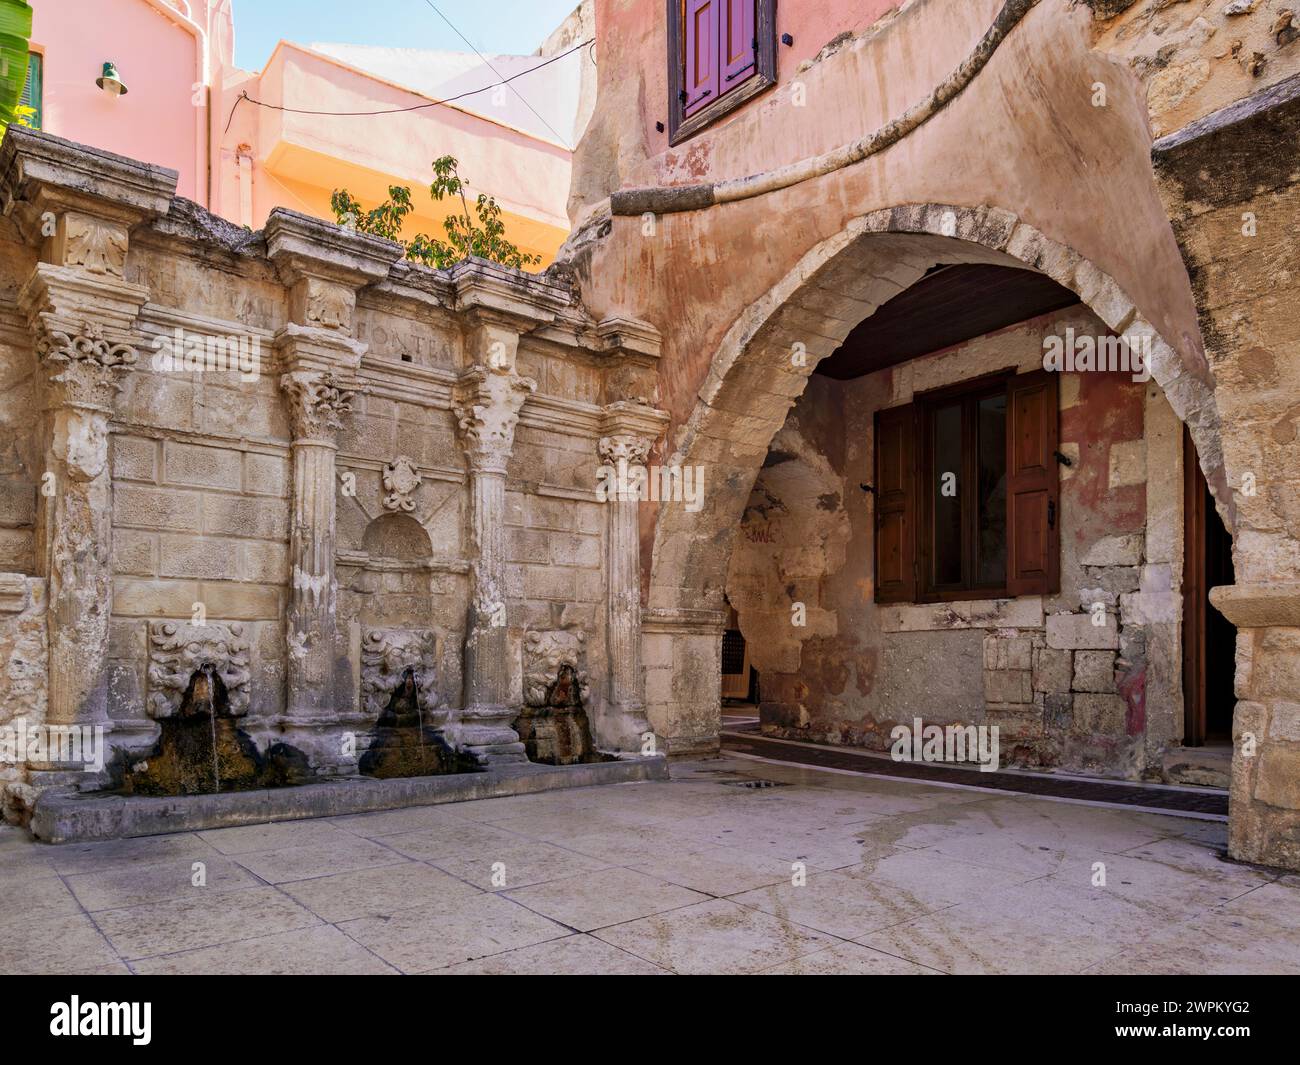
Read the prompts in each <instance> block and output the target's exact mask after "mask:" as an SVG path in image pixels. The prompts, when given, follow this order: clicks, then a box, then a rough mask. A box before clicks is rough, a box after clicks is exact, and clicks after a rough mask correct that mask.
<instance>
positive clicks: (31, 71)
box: [18, 52, 44, 129]
mask: <svg viewBox="0 0 1300 1065" xmlns="http://www.w3.org/2000/svg"><path fill="white" fill-rule="evenodd" d="M42 63H43V58H42V56H41V55H40V54H39V53H37V52H30V53H28V56H27V80H26V81H24V82H23V95H22V98H21V99H19V101H18V103H19V105H20V106H22V107H30V108H32V109H33V110H34V111H35V112H36V113H35V114H34V115H31V116H29V117H28V121H29V122H30V123H31V124H32V128H33V129H40V128H41V117H42V116H41V104H42V96H43V95H44V93H43V89H44V85H43V78H42V74H43V73H44V70H43V68H42Z"/></svg>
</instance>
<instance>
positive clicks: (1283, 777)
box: [1255, 743, 1300, 810]
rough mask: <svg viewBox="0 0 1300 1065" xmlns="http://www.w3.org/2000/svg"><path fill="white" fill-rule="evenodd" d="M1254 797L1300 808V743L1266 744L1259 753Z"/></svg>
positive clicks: (1292, 807)
mask: <svg viewBox="0 0 1300 1065" xmlns="http://www.w3.org/2000/svg"><path fill="white" fill-rule="evenodd" d="M1255 798H1256V799H1258V800H1259V801H1260V802H1266V803H1268V804H1269V805H1270V806H1279V807H1281V808H1282V809H1284V810H1300V747H1293V746H1291V745H1290V744H1280V743H1279V744H1273V743H1270V744H1267V745H1265V746H1264V747H1263V749H1262V750H1261V752H1260V755H1259V768H1258V770H1257V771H1256V776H1255Z"/></svg>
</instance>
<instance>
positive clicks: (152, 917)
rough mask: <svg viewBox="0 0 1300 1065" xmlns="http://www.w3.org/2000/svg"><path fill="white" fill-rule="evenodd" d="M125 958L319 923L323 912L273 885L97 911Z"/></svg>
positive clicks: (213, 943) (102, 927)
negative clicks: (297, 901) (300, 902)
mask: <svg viewBox="0 0 1300 1065" xmlns="http://www.w3.org/2000/svg"><path fill="white" fill-rule="evenodd" d="M95 922H96V923H97V924H98V925H99V927H100V929H101V930H102V931H103V933H104V935H105V936H106V937H107V938H108V940H109V942H110V943H112V944H113V947H114V949H116V950H117V952H118V953H119V954H121V956H122V957H123V958H127V959H128V960H129V959H132V958H146V957H150V956H151V955H154V954H174V953H175V952H177V951H181V950H191V949H193V948H195V947H207V946H215V945H216V944H219V943H230V942H234V941H235V940H241V939H253V938H255V937H257V936H263V935H267V934H269V933H272V932H283V931H287V930H289V929H291V928H303V927H306V926H307V925H313V924H319V923H320V918H318V917H317V916H316V915H315V914H313V913H312V912H311V911H310V910H308V909H307V908H306V907H303V906H300V905H298V903H296V902H294V900H293V899H291V898H289V897H288V896H287V895H285V894H283V893H282V892H280V891H277V890H276V889H275V888H272V887H257V888H248V889H246V890H244V891H223V892H221V893H219V894H215V895H209V896H206V897H204V896H197V897H189V898H184V899H170V900H168V901H166V902H149V903H145V904H144V905H143V906H131V907H129V908H127V909H124V910H101V911H100V912H98V913H96V914H95Z"/></svg>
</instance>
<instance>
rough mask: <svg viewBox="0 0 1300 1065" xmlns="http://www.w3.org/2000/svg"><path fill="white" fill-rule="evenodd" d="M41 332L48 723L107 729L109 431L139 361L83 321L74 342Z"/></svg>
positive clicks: (130, 349) (41, 535)
mask: <svg viewBox="0 0 1300 1065" xmlns="http://www.w3.org/2000/svg"><path fill="white" fill-rule="evenodd" d="M36 317H37V319H38V321H39V320H40V319H41V318H42V315H41V314H40V313H38V314H37V316H36ZM42 324H44V325H45V328H44V330H43V331H41V332H40V333H39V336H38V339H37V341H36V353H37V358H38V359H39V360H40V363H41V368H42V369H43V371H44V372H45V375H46V378H45V385H46V387H45V397H46V399H45V417H46V420H47V425H48V427H49V428H48V436H47V442H46V451H45V469H44V471H43V472H42V482H41V495H40V504H41V506H40V513H39V515H38V541H39V542H38V555H39V557H41V558H42V559H43V561H44V564H45V567H46V569H45V572H46V576H47V577H48V579H49V613H48V619H49V640H50V643H49V647H50V651H49V655H50V675H49V702H48V710H47V720H48V721H49V723H51V724H59V725H70V724H89V723H95V724H104V723H106V721H107V709H106V705H105V692H106V672H105V670H106V663H107V658H108V627H109V618H110V616H111V614H112V604H113V571H112V563H111V555H112V545H113V483H112V476H111V474H110V472H109V466H108V423H109V419H110V418H111V417H112V415H113V402H114V399H115V398H116V396H117V392H118V390H119V388H121V380H122V377H123V375H124V374H125V373H127V372H128V371H129V370H130V369H131V367H132V366H134V365H135V363H136V362H137V360H138V355H137V352H136V350H135V348H134V346H133V345H131V344H127V343H122V342H121V341H120V340H110V339H109V338H108V337H106V336H105V335H104V331H103V329H102V327H100V326H98V325H95V324H91V323H84V324H83V325H82V326H81V328H80V330H79V331H78V332H77V333H75V334H72V335H70V334H68V333H66V332H64V331H63V330H61V329H58V328H54V327H52V326H50V325H49V323H48V321H46V322H44V323H42ZM37 328H38V329H39V328H40V326H39V325H37Z"/></svg>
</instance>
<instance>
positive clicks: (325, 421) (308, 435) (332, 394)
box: [280, 370, 363, 444]
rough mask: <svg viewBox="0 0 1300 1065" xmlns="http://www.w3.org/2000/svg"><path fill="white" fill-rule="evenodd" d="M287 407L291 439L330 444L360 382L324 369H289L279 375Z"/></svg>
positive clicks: (350, 408) (354, 396) (357, 390)
mask: <svg viewBox="0 0 1300 1065" xmlns="http://www.w3.org/2000/svg"><path fill="white" fill-rule="evenodd" d="M280 387H281V389H283V390H284V394H285V398H286V401H287V403H288V408H289V422H290V425H291V426H292V428H293V439H294V442H295V443H296V442H299V441H314V442H318V443H327V444H333V443H334V440H335V434H336V433H337V432H338V430H339V429H340V428H342V424H343V421H342V420H343V416H344V415H345V414H347V413H349V412H350V411H351V410H352V401H353V400H354V399H355V398H356V397H357V395H358V394H359V393H360V392H362V391H363V389H362V386H361V383H360V382H359V381H357V380H355V379H354V378H345V377H342V376H340V375H338V374H335V373H331V372H328V371H324V370H290V371H289V372H288V373H283V374H281V375H280Z"/></svg>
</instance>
